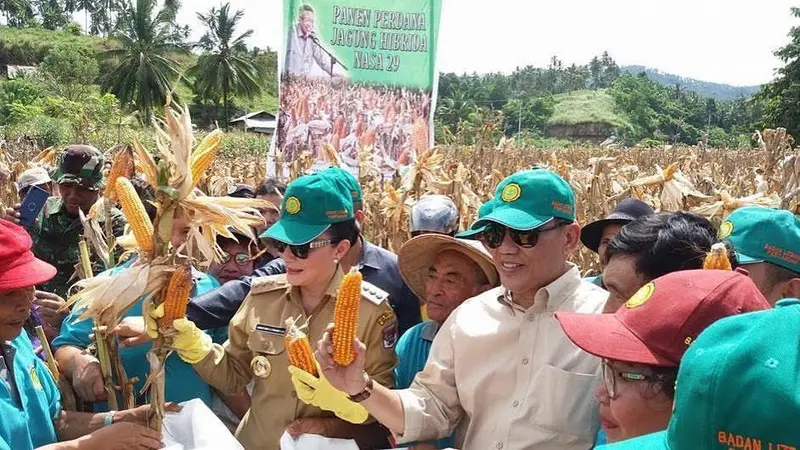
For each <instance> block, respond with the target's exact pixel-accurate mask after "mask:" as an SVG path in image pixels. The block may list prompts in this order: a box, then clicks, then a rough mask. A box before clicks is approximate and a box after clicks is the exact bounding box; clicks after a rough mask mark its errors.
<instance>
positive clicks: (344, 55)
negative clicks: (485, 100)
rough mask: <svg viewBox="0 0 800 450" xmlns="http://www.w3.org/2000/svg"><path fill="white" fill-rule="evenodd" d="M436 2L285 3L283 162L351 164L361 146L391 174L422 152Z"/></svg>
mask: <svg viewBox="0 0 800 450" xmlns="http://www.w3.org/2000/svg"><path fill="white" fill-rule="evenodd" d="M441 1H442V0H404V1H402V2H387V1H386V0H284V41H283V47H282V51H281V54H280V55H279V70H280V74H281V75H280V108H279V112H278V129H277V130H276V136H275V139H273V142H274V143H275V144H276V145H277V150H278V151H280V152H282V155H281V159H283V160H284V161H286V162H291V161H294V160H295V159H297V158H300V157H303V156H304V155H307V156H309V157H311V158H312V159H313V161H314V166H312V167H316V168H321V167H325V166H327V165H328V164H330V161H331V159H332V158H333V157H336V158H337V159H339V160H340V161H341V162H342V164H343V166H347V167H349V168H351V169H353V170H355V169H356V168H357V167H358V164H359V152H362V151H364V150H369V151H370V157H371V158H372V159H373V163H375V164H376V165H377V166H378V167H380V168H381V170H382V171H385V172H391V171H394V170H398V169H399V168H400V167H402V166H403V165H406V164H407V163H408V161H409V157H410V155H411V153H412V152H413V151H414V150H417V151H422V150H425V149H427V148H428V147H429V146H430V145H429V144H430V143H431V142H432V130H433V126H432V121H433V111H434V110H435V91H436V89H435V87H436V83H437V79H438V74H437V71H436V64H435V62H436V38H437V35H438V31H439V17H440V14H441ZM306 152H307V153H306ZM332 153H335V154H336V156H334V155H333V154H332ZM362 156H363V155H362Z"/></svg>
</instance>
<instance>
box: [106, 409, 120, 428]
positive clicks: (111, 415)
mask: <svg viewBox="0 0 800 450" xmlns="http://www.w3.org/2000/svg"><path fill="white" fill-rule="evenodd" d="M116 413H117V412H116V411H109V412H107V413H106V416H105V417H103V426H104V427H107V426H110V425H111V424H113V423H114V414H116Z"/></svg>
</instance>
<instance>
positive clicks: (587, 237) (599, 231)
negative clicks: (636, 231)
mask: <svg viewBox="0 0 800 450" xmlns="http://www.w3.org/2000/svg"><path fill="white" fill-rule="evenodd" d="M632 221H633V218H627V217H626V218H622V217H619V218H607V219H602V220H596V221H594V222H592V223H589V224H586V226H584V227H583V228H581V242H583V245H585V246H586V248H588V249H589V250H591V251H593V252H595V253H597V251H598V249H599V248H600V238H601V236H602V235H603V229H604V228H605V227H606V226H608V225H613V224H626V223H630V222H632Z"/></svg>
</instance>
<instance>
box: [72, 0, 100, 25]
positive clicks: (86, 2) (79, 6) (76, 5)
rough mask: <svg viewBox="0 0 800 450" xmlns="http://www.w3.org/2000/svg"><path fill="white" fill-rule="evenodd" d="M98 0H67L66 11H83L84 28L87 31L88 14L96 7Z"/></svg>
mask: <svg viewBox="0 0 800 450" xmlns="http://www.w3.org/2000/svg"><path fill="white" fill-rule="evenodd" d="M97 4H98V2H97V1H96V0H67V2H66V4H65V9H66V10H67V12H69V13H70V14H71V13H74V12H76V11H83V15H84V30H86V32H87V33H88V32H89V14H92V13H93V12H94V11H95V9H97V6H98V5H97Z"/></svg>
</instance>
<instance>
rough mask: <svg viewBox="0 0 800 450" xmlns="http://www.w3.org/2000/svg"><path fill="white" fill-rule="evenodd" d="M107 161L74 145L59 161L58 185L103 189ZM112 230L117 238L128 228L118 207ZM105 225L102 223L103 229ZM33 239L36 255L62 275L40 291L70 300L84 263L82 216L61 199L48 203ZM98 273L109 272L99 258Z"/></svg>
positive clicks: (113, 212)
mask: <svg viewBox="0 0 800 450" xmlns="http://www.w3.org/2000/svg"><path fill="white" fill-rule="evenodd" d="M104 162H105V161H104V158H103V155H102V153H100V152H99V151H98V150H97V149H95V148H93V147H89V146H70V147H68V148H67V149H66V150H65V151H64V152H63V153H62V154H61V157H60V159H59V165H58V168H57V169H56V171H55V173H54V174H53V181H55V182H56V183H59V184H62V183H77V184H80V185H81V186H83V187H85V188H88V189H93V190H96V189H101V188H102V187H103V172H102V170H103V165H104ZM110 217H111V221H112V222H111V224H112V225H111V229H112V232H113V233H114V236H121V235H122V233H123V231H124V228H125V218H124V216H123V215H122V212H121V211H120V210H118V209H117V208H112V209H111V214H110ZM102 226H104V225H103V224H102V223H101V227H102ZM29 232H30V234H31V238H32V239H33V253H34V254H35V255H36V257H37V258H39V259H41V260H43V261H46V262H48V263H50V264H52V265H53V266H55V267H56V269H58V274H57V275H56V276H55V278H53V279H52V280H50V281H49V282H47V283H45V284H43V285H41V286H39V287H38V288H39V289H41V290H43V291H47V292H53V293H56V294H58V295H60V296H62V297H66V295H67V291H68V289H69V286H70V283H69V282H70V279H71V278H72V276H73V274H74V273H75V265H76V264H78V261H80V257H79V254H80V251H79V249H78V242H79V240H80V237H81V236H82V235H83V225H82V224H81V221H80V219H79V218H78V217H74V216H70V215H69V214H68V213H67V210H66V206H65V205H64V202H63V200H62V199H61V198H60V197H51V198H49V199H48V200H47V203H46V204H45V207H44V209H43V210H42V212H41V214H39V220H38V221H37V222H36V223H35V224H34V225H32V226H31V227H30V228H29ZM92 268H93V270H94V273H100V272H101V271H103V270H105V268H104V267H103V266H102V263H101V262H99V261H98V260H96V259H95V262H94V263H93V264H92Z"/></svg>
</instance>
